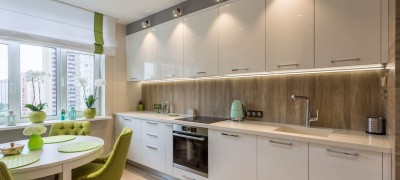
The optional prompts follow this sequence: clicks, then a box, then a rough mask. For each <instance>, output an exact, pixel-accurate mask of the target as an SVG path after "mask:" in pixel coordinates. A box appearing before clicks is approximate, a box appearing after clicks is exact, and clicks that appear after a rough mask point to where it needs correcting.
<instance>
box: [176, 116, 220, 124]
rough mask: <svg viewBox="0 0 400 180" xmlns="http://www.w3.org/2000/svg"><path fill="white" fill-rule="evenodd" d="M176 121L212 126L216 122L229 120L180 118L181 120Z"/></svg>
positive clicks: (198, 117) (204, 117)
mask: <svg viewBox="0 0 400 180" xmlns="http://www.w3.org/2000/svg"><path fill="white" fill-rule="evenodd" d="M175 120H179V121H188V122H195V123H204V124H211V123H215V122H219V121H226V120H228V119H227V118H217V117H206V116H195V117H187V118H179V119H175Z"/></svg>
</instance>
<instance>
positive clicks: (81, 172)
mask: <svg viewBox="0 0 400 180" xmlns="http://www.w3.org/2000/svg"><path fill="white" fill-rule="evenodd" d="M103 166H104V164H99V163H89V164H86V165H84V166H81V167H79V168H76V169H73V170H72V179H73V180H83V179H87V176H88V175H89V174H92V173H94V172H96V171H98V170H100V169H101V168H102V167H103Z"/></svg>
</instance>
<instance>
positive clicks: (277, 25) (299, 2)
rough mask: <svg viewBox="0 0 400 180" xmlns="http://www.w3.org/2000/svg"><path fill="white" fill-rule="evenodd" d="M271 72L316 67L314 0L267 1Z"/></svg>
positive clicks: (268, 46)
mask: <svg viewBox="0 0 400 180" xmlns="http://www.w3.org/2000/svg"><path fill="white" fill-rule="evenodd" d="M265 54H266V64H267V66H266V67H267V71H276V70H289V69H309V68H314V0H291V1H288V0H266V52H265Z"/></svg>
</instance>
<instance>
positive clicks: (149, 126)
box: [141, 120, 165, 147]
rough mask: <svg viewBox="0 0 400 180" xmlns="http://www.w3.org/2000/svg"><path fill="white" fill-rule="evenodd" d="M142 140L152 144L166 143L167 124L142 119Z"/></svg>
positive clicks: (162, 144) (160, 144) (161, 144)
mask: <svg viewBox="0 0 400 180" xmlns="http://www.w3.org/2000/svg"><path fill="white" fill-rule="evenodd" d="M141 140H142V142H144V143H147V144H150V145H152V146H162V147H164V146H165V145H164V144H165V125H164V124H163V123H158V122H153V121H145V120H142V121H141Z"/></svg>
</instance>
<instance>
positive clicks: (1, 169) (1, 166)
mask: <svg viewBox="0 0 400 180" xmlns="http://www.w3.org/2000/svg"><path fill="white" fill-rule="evenodd" d="M0 179H1V180H12V177H11V173H10V171H8V168H7V166H6V164H5V163H4V162H2V161H0Z"/></svg>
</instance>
